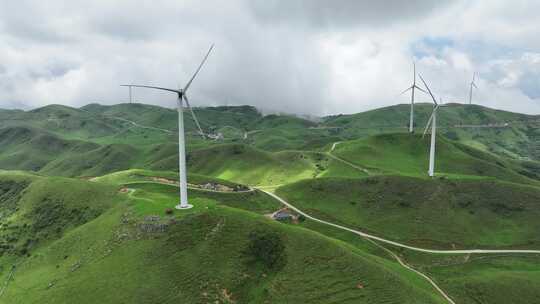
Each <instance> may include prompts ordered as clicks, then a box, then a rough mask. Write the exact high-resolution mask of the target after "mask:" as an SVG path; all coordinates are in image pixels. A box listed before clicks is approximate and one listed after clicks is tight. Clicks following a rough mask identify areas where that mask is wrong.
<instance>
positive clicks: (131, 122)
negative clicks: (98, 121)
mask: <svg viewBox="0 0 540 304" xmlns="http://www.w3.org/2000/svg"><path fill="white" fill-rule="evenodd" d="M104 116H106V117H108V118H112V119H117V120H121V121H124V122H127V123H130V124H132V125H133V126H135V127H138V128H141V129H149V130H156V131H161V132H165V133H168V134H171V133H174V132H173V131H171V130H167V129H161V128H156V127H150V126H144V125H141V124H138V123H136V122H134V121H132V120H129V119H125V118H122V117H118V116H112V115H104Z"/></svg>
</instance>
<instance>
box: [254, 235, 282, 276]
mask: <svg viewBox="0 0 540 304" xmlns="http://www.w3.org/2000/svg"><path fill="white" fill-rule="evenodd" d="M248 237H249V243H248V247H247V250H246V254H247V255H248V256H249V257H250V258H251V259H252V261H253V262H260V263H261V264H262V265H264V266H265V267H266V268H268V269H272V270H276V269H280V268H281V267H283V266H284V265H285V261H286V258H285V245H284V243H283V239H282V238H281V236H280V235H279V234H278V233H276V232H273V231H268V230H261V229H258V230H254V231H252V232H251V233H250V234H249V236H248Z"/></svg>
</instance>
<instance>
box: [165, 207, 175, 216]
mask: <svg viewBox="0 0 540 304" xmlns="http://www.w3.org/2000/svg"><path fill="white" fill-rule="evenodd" d="M173 213H174V210H173V209H172V208H167V209H165V214H168V215H171V214H173Z"/></svg>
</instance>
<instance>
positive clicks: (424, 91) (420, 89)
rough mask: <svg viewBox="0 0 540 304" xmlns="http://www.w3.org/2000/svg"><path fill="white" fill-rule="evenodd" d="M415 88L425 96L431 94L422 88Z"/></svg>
mask: <svg viewBox="0 0 540 304" xmlns="http://www.w3.org/2000/svg"><path fill="white" fill-rule="evenodd" d="M414 88H415V89H417V90H419V91H420V92H422V93H424V94H429V93H428V92H427V91H426V90H424V89H422V88H421V87H419V86H417V85H414Z"/></svg>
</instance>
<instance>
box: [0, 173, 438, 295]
mask: <svg viewBox="0 0 540 304" xmlns="http://www.w3.org/2000/svg"><path fill="white" fill-rule="evenodd" d="M3 178H4V179H5V180H10V179H15V180H19V179H21V177H19V176H15V177H13V176H9V175H5V176H3ZM25 178H27V177H24V178H22V179H25ZM28 180H30V182H31V184H30V185H29V186H28V187H37V186H34V183H41V180H45V181H47V182H48V181H50V178H41V177H33V176H30V177H28ZM57 183H58V184H57ZM72 183H73V184H72ZM76 185H79V186H76ZM81 187H82V188H81ZM108 187H109V186H107V185H106V184H104V183H95V182H87V181H77V180H72V179H58V180H57V181H53V184H52V187H50V189H51V190H49V191H46V190H41V191H39V193H44V192H46V193H48V194H47V195H45V196H42V195H38V194H36V193H34V191H28V190H26V191H24V192H25V194H24V195H23V198H21V199H20V201H21V203H20V204H21V209H24V210H27V208H26V206H40V205H41V204H43V202H44V201H46V202H48V201H51V200H54V201H57V202H58V201H59V200H60V199H61V204H62V206H66V207H67V206H69V207H70V208H75V207H77V206H80V205H81V203H84V205H85V206H95V208H105V209H96V210H101V211H100V213H99V214H98V213H96V216H97V217H96V216H95V217H92V218H84V220H83V221H80V222H76V224H77V226H76V227H73V226H75V222H71V223H72V224H73V225H71V226H66V225H63V224H64V223H65V222H64V216H62V217H50V221H49V225H50V227H52V228H55V227H59V226H60V225H62V227H64V226H65V227H72V228H69V229H65V230H64V231H63V232H62V233H61V234H59V235H55V237H56V239H54V240H53V239H51V240H50V241H48V242H44V243H41V244H40V246H35V247H31V248H29V251H28V256H16V255H12V254H10V253H8V254H4V255H3V256H2V257H0V266H1V272H0V280H2V282H4V281H5V280H6V279H7V276H8V275H9V273H10V272H11V271H10V268H11V267H10V265H11V264H15V265H16V268H15V270H14V273H13V277H12V280H11V281H9V282H8V284H7V288H6V289H5V292H4V294H3V295H2V297H0V303H10V304H11V303H73V302H79V303H96V302H99V303H121V302H129V303H156V302H159V303H177V302H178V301H179V300H180V301H182V302H183V303H201V302H212V303H216V302H217V303H233V302H237V303H249V302H250V303H264V302H269V303H290V302H296V303H298V302H302V303H329V302H339V303H358V302H359V301H360V302H362V301H369V302H370V303H388V302H394V303H395V302H399V303H418V301H421V302H422V303H444V301H443V300H442V299H441V298H440V297H439V296H438V295H437V294H436V293H435V292H434V290H432V288H431V287H430V286H429V285H427V283H425V282H424V281H423V280H422V279H420V278H418V277H417V276H416V275H414V274H412V273H410V272H408V271H405V270H403V269H402V268H400V267H399V266H397V265H396V264H394V263H391V262H389V261H387V260H385V259H381V258H378V257H376V256H372V255H369V254H366V253H363V252H361V251H359V250H356V249H355V248H354V247H351V246H349V245H346V244H344V243H342V242H340V241H336V240H334V239H330V238H327V237H324V236H322V235H321V234H318V233H315V232H312V231H310V230H306V229H302V228H297V227H294V226H289V225H283V224H280V223H277V222H274V221H270V220H268V219H266V218H264V217H262V216H260V215H257V214H255V213H250V212H247V211H241V210H239V209H235V208H231V207H227V206H223V205H221V204H220V203H219V201H221V198H219V197H216V199H217V200H212V199H209V198H207V197H204V196H199V195H198V193H199V192H193V193H192V202H193V203H194V204H195V206H196V208H194V209H191V210H189V211H184V212H179V211H176V212H174V213H173V214H171V215H166V214H165V213H164V210H165V209H166V208H170V207H172V206H173V205H174V204H175V203H176V191H171V190H167V189H173V188H174V187H171V186H167V185H159V184H154V185H152V184H144V183H143V184H140V185H137V184H131V185H130V187H132V188H133V189H135V190H134V191H135V192H131V193H130V194H124V197H121V198H120V199H117V200H115V203H114V204H110V203H108V202H107V201H105V199H104V198H103V197H101V194H100V193H101V192H102V190H103V189H105V188H108ZM92 188H94V189H95V190H94V191H95V192H94V191H92V190H91V189H92ZM53 189H54V190H53ZM61 189H70V190H71V191H69V194H67V193H65V194H58V193H59V192H62V191H61ZM32 193H34V194H32ZM200 193H202V192H200ZM51 195H53V197H55V199H53V198H52V197H51ZM202 195H206V194H202ZM119 196H121V195H120V194H119ZM83 197H84V200H85V201H81V198H83ZM107 197H114V195H113V196H111V195H107ZM226 200H227V199H226ZM93 202H96V203H93ZM97 202H101V203H97ZM58 204H60V203H59V202H58ZM28 210H32V209H28ZM69 210H72V209H69ZM92 210H94V209H92ZM72 213H73V212H68V213H58V214H62V215H66V214H72ZM35 221H38V220H35ZM261 237H262V238H266V239H268V238H270V239H272V240H273V242H274V243H273V244H276V245H275V246H277V247H272V248H276V249H273V250H274V251H272V252H274V254H273V255H272V256H271V257H272V260H271V261H275V262H273V263H271V264H269V263H268V261H269V260H268V259H266V258H264V256H260V255H259V254H258V253H257V252H259V251H254V249H256V248H259V247H257V246H260V244H261V243H260V242H258V241H257V240H259V239H260V238H261ZM279 248H281V249H279ZM218 252H219V254H216V253H218ZM321 261H324V263H321ZM321 277H323V278H324V280H321V279H320V278H321ZM388 282H392V284H388ZM81 286H84V288H81Z"/></svg>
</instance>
